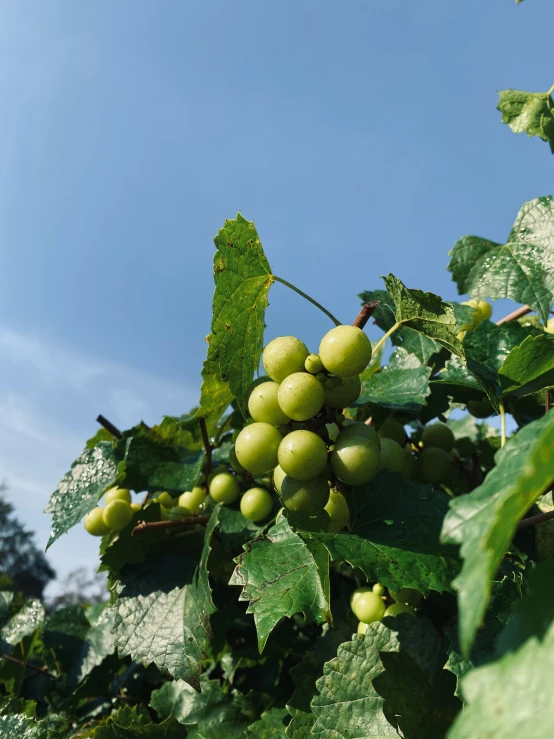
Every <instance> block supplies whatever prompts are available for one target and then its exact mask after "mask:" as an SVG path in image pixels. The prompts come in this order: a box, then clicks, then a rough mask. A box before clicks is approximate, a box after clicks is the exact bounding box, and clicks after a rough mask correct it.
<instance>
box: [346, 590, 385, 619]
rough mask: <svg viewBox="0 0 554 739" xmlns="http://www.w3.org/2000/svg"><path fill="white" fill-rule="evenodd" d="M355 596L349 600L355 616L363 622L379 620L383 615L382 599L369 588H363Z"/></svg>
mask: <svg viewBox="0 0 554 739" xmlns="http://www.w3.org/2000/svg"><path fill="white" fill-rule="evenodd" d="M363 590H364V592H361V593H360V594H359V595H358V596H357V598H355V599H353V600H351V601H350V607H351V608H352V611H353V613H354V615H355V616H356V618H358V619H359V620H360V621H363V622H364V624H370V623H373V622H374V621H380V620H381V619H382V618H383V616H384V615H385V610H386V606H385V604H384V602H383V599H382V598H381V597H380V596H379V595H377V593H374V592H373V591H372V590H370V589H369V588H364V589H363Z"/></svg>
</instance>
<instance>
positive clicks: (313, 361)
mask: <svg viewBox="0 0 554 739" xmlns="http://www.w3.org/2000/svg"><path fill="white" fill-rule="evenodd" d="M304 369H305V370H306V372H309V373H310V374H312V375H317V374H319V373H320V372H321V370H322V369H323V362H322V361H321V357H320V356H319V354H308V356H307V357H306V361H305V362H304Z"/></svg>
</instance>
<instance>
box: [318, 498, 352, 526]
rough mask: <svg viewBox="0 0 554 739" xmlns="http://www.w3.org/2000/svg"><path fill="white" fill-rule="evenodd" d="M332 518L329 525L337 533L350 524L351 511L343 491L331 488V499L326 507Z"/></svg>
mask: <svg viewBox="0 0 554 739" xmlns="http://www.w3.org/2000/svg"><path fill="white" fill-rule="evenodd" d="M324 510H326V511H327V513H328V514H329V517H330V519H331V521H330V525H329V531H330V532H332V533H336V532H337V531H340V530H341V529H343V528H344V527H345V526H348V521H349V520H350V511H349V510H348V503H347V502H346V498H345V497H344V495H343V494H342V493H339V492H335V491H334V490H331V492H330V494H329V500H328V501H327V504H326V506H325V509H324Z"/></svg>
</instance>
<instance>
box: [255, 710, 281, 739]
mask: <svg viewBox="0 0 554 739" xmlns="http://www.w3.org/2000/svg"><path fill="white" fill-rule="evenodd" d="M287 715H288V714H287V710H286V708H270V709H269V711H265V712H264V713H262V715H261V717H260V719H259V720H258V721H255V722H254V723H253V724H250V726H249V727H248V729H247V730H246V736H247V737H255V739H285V737H286V734H285V724H284V723H283V722H284V720H285V717H286V716H287Z"/></svg>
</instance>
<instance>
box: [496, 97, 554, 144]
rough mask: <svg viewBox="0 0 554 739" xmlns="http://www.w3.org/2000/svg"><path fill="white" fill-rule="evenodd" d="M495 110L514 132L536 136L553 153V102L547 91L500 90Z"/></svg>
mask: <svg viewBox="0 0 554 739" xmlns="http://www.w3.org/2000/svg"><path fill="white" fill-rule="evenodd" d="M498 94H499V95H500V100H499V102H498V106H497V108H496V109H497V110H499V111H500V112H501V113H502V123H506V124H507V125H508V126H509V127H510V128H511V129H512V131H513V132H514V133H526V134H527V136H530V137H531V136H538V137H539V138H541V139H542V140H543V141H547V142H548V143H549V144H550V151H551V152H552V153H553V154H554V102H553V100H552V98H551V97H550V93H548V92H523V91H521V90H502V91H501V92H499V93H498Z"/></svg>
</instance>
